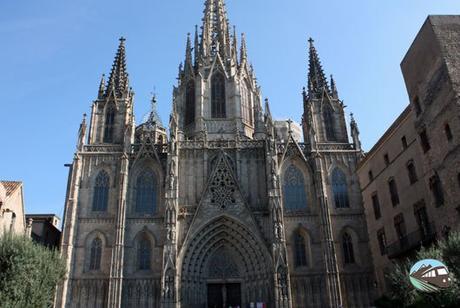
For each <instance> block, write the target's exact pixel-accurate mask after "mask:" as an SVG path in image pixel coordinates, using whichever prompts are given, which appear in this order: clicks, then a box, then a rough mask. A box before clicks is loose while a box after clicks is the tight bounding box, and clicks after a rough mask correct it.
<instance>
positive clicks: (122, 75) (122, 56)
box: [106, 37, 129, 96]
mask: <svg viewBox="0 0 460 308" xmlns="http://www.w3.org/2000/svg"><path fill="white" fill-rule="evenodd" d="M119 40H120V44H119V45H118V50H117V54H116V55H115V60H114V61H113V65H112V71H111V72H110V77H109V82H108V84H107V92H108V91H111V90H112V89H113V90H115V93H116V94H117V95H118V96H122V95H123V93H125V92H126V91H127V90H128V88H129V80H128V73H127V71H126V50H125V41H126V39H125V38H124V37H120V39H119ZM107 92H106V94H107Z"/></svg>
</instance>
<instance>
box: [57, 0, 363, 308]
mask: <svg viewBox="0 0 460 308" xmlns="http://www.w3.org/2000/svg"><path fill="white" fill-rule="evenodd" d="M204 14H205V17H204V19H203V27H202V33H201V35H199V33H198V29H197V33H196V35H195V38H194V41H193V40H192V38H191V37H190V36H189V37H188V39H187V43H186V57H185V62H184V65H183V66H181V67H180V71H179V77H178V84H177V85H176V86H175V87H174V91H173V104H172V112H171V117H170V122H169V136H167V134H166V129H165V127H163V126H162V124H161V120H160V119H159V118H158V117H157V113H156V111H155V110H154V109H153V110H152V111H151V112H150V113H149V115H150V116H149V117H146V122H144V123H141V124H140V125H137V126H136V125H135V123H134V118H133V116H132V115H133V108H134V101H133V93H132V90H131V89H130V88H129V79H128V76H127V73H126V64H125V52H126V51H125V41H124V39H122V40H121V41H120V47H119V50H118V52H117V55H116V58H115V61H114V66H113V69H112V72H111V75H110V77H109V81H108V84H107V85H106V83H105V80H104V79H103V81H102V82H101V85H100V90H99V95H98V98H97V100H96V101H95V102H94V104H93V107H92V114H91V125H90V129H89V131H88V133H86V122H83V123H82V126H81V129H80V133H79V143H78V145H77V148H78V151H77V153H76V155H75V159H74V162H73V164H72V168H71V174H70V176H69V185H68V187H69V189H68V194H67V201H66V211H65V225H64V230H63V239H62V254H63V256H64V257H65V259H66V261H67V266H68V270H69V274H68V277H66V280H65V281H64V283H63V284H62V285H61V286H60V287H59V288H58V291H57V297H56V307H165V308H166V307H174V308H179V307H183V308H185V307H187V308H189V307H192V308H193V307H197V308H198V307H208V306H210V307H217V306H219V307H222V306H223V305H224V304H225V305H227V306H233V307H236V306H240V307H247V306H248V305H249V304H250V303H257V302H263V303H266V304H267V305H268V307H286V308H290V307H339V306H343V307H367V306H369V303H370V298H371V292H370V288H369V285H368V282H370V281H371V280H372V278H371V275H370V273H371V264H370V262H369V261H368V260H370V258H369V257H368V244H367V232H366V225H365V223H364V217H363V215H362V201H361V198H360V194H359V189H358V186H357V185H358V184H357V181H356V175H355V174H354V172H353V171H352V170H354V168H355V164H356V162H357V159H358V157H359V156H360V155H361V152H360V151H359V150H357V148H356V146H355V144H353V143H350V142H349V140H348V135H347V129H346V125H345V119H344V116H343V104H342V103H341V101H340V100H339V99H338V94H337V89H336V88H335V85H334V89H331V88H329V86H328V83H327V81H326V80H325V79H324V73H323V71H322V68H321V65H320V63H319V57H318V55H317V52H316V50H315V49H314V47H313V45H311V46H310V54H311V57H310V74H309V82H308V84H309V89H308V93H307V91H306V90H305V93H304V102H303V105H304V107H305V109H304V113H305V114H304V116H303V119H304V122H303V123H302V126H303V132H304V139H305V142H304V143H299V142H298V141H296V140H295V139H294V138H293V136H292V134H291V133H292V131H291V128H292V126H291V125H293V124H292V123H291V122H289V124H288V127H289V131H288V133H287V139H286V138H284V137H283V138H284V139H283V138H279V137H280V136H277V131H276V129H275V122H274V120H273V118H272V115H271V113H270V107H269V103H268V100H267V101H266V103H265V107H264V108H262V104H261V95H260V88H259V86H258V84H257V82H256V78H255V73H254V70H253V68H252V66H250V65H249V64H248V56H247V47H246V41H245V38H244V36H242V38H241V40H242V42H241V44H240V45H239V44H238V42H237V36H236V33H233V34H230V26H229V24H228V19H227V16H226V9H225V5H224V3H223V0H207V1H206V4H205V12H204ZM318 91H320V92H321V95H319V94H318ZM299 103H302V102H299ZM326 104H327V106H329V107H324V106H326ZM152 108H156V101H155V103H152ZM323 108H329V109H328V110H333V113H332V114H330V113H329V114H327V118H324V117H323V112H322V110H323ZM114 110H115V111H114ZM326 120H327V121H329V122H328V123H327V125H326V124H325V123H324V122H325V121H326ZM355 124H356V123H355ZM284 126H286V125H284ZM326 129H327V133H326ZM299 130H300V129H299ZM356 131H357V129H356ZM327 137H329V138H332V137H333V139H334V140H328V139H327ZM355 139H356V140H357V141H359V140H358V139H357V138H355ZM85 140H87V141H85ZM280 140H283V141H282V143H280V142H281V141H280ZM108 141H110V142H108ZM334 168H340V170H343V171H342V172H343V173H344V174H345V177H346V185H343V183H342V186H340V187H339V186H337V185H335V183H334V182H333V181H331V180H330V178H331V172H332V170H333V169H334ZM293 169H295V170H296V171H295V173H292V170H293ZM101 170H103V171H104V172H105V173H106V174H107V176H108V183H109V185H104V186H103V187H102V188H103V189H104V190H101V189H102V188H98V189H99V190H98V192H97V193H98V196H99V195H101V196H104V198H102V199H101V201H100V202H106V203H102V204H99V203H98V206H99V208H100V209H104V210H103V211H97V209H98V208H94V207H93V200H94V196H95V181H96V177H97V175H98V174H99V172H101ZM290 170H291V171H290ZM146 171H148V172H149V175H151V177H152V176H153V178H154V181H153V184H152V181H148V183H147V182H145V181H144V182H142V181H143V179H142V176H143V174H144V173H145V172H146ZM292 174H294V175H295V176H293V175H292ZM142 183H144V184H142ZM145 183H147V184H149V185H147V184H145ZM152 185H153V186H152ZM289 185H291V186H289ZM345 186H346V187H345ZM146 187H150V188H148V189H146ZM286 187H290V190H289V189H287V188H286ZM344 187H345V188H344ZM337 189H341V191H340V192H338V191H337ZM292 193H295V195H293V196H291V195H289V196H287V194H292ZM338 193H340V196H341V197H342V198H349V200H348V201H349V202H344V203H343V204H350V205H351V206H350V208H341V209H336V208H335V202H334V198H335V196H336V195H338ZM105 196H107V198H105ZM285 197H289V198H285ZM286 200H287V201H286ZM290 200H291V201H290ZM292 200H293V201H292ZM139 202H143V203H142V204H139ZM290 202H295V203H296V210H295V211H287V210H285V209H289V208H291V207H292V206H291V205H292V204H285V203H290ZM139 209H141V210H139ZM344 230H347V231H346V232H349V233H351V234H350V236H351V238H352V239H353V245H354V248H353V249H354V253H355V256H356V258H355V260H356V262H355V263H353V264H345V263H344V260H343V258H342V253H341V247H342V245H341V240H340V239H341V235H342V233H343V232H345V231H344ZM299 236H300V238H301V239H302V241H300V242H299V241H297V242H295V241H294V239H295V238H297V239H298V238H299ZM95 239H97V240H98V243H102V245H99V246H97V249H98V250H96V248H93V249H91V243H92V241H94V240H95ZM141 241H142V242H141ZM296 243H297V244H296ZM299 243H300V244H299ZM94 253H97V256H98V257H99V258H98V259H101V260H102V261H100V262H99V264H96V263H95V262H92V263H91V268H89V267H88V266H87V265H86V264H88V262H87V260H89V259H91V256H92V254H94ZM306 258H308V260H306ZM93 260H94V258H93ZM140 264H141V266H140ZM306 264H308V266H306ZM363 281H364V282H363Z"/></svg>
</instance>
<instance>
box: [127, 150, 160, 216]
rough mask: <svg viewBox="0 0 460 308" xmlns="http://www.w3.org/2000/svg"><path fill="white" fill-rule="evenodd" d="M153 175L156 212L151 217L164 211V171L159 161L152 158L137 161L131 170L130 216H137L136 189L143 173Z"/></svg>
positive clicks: (129, 187)
mask: <svg viewBox="0 0 460 308" xmlns="http://www.w3.org/2000/svg"><path fill="white" fill-rule="evenodd" d="M146 172H147V173H151V174H152V176H153V179H154V183H153V185H154V187H155V194H156V196H155V197H156V199H155V205H156V208H155V212H154V213H151V214H149V215H157V214H159V213H160V212H161V211H162V208H163V207H162V203H163V202H162V201H163V199H162V196H163V191H164V185H163V183H164V182H163V179H164V177H163V169H162V168H161V166H160V165H159V163H158V162H157V161H155V160H154V159H152V158H150V157H149V158H144V159H141V160H139V161H136V162H135V163H134V165H133V166H132V168H131V170H130V175H129V185H128V200H129V205H128V209H129V210H128V213H129V215H137V213H136V202H137V200H136V199H137V196H136V189H137V181H138V179H139V177H140V176H142V174H143V173H146Z"/></svg>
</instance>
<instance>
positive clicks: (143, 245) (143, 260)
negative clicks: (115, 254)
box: [137, 235, 152, 270]
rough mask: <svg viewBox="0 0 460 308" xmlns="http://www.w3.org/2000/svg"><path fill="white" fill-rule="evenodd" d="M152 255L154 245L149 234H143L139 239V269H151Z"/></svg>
mask: <svg viewBox="0 0 460 308" xmlns="http://www.w3.org/2000/svg"><path fill="white" fill-rule="evenodd" d="M151 255H152V246H151V245H150V241H149V239H148V238H147V236H145V235H143V236H142V237H141V239H140V240H139V246H138V248H137V258H138V268H139V270H149V269H150V260H151Z"/></svg>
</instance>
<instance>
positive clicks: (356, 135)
mask: <svg viewBox="0 0 460 308" xmlns="http://www.w3.org/2000/svg"><path fill="white" fill-rule="evenodd" d="M350 131H351V137H352V138H353V145H354V147H355V150H358V151H361V141H360V140H359V129H358V124H357V123H356V121H355V118H354V116H353V113H350Z"/></svg>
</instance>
